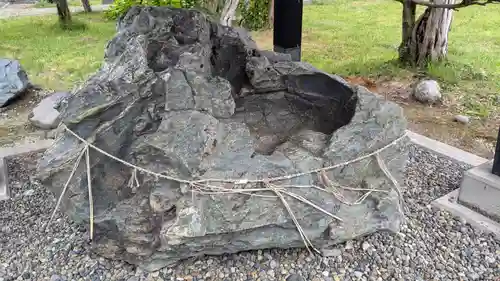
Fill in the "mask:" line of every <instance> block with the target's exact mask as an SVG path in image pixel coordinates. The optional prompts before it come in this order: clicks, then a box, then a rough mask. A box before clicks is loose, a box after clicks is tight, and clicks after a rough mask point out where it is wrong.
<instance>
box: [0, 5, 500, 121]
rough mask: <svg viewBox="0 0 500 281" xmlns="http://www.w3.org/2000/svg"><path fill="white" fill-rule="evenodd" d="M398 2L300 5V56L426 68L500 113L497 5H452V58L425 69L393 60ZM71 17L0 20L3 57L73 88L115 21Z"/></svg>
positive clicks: (456, 95)
mask: <svg viewBox="0 0 500 281" xmlns="http://www.w3.org/2000/svg"><path fill="white" fill-rule="evenodd" d="M319 1H321V0H319ZM326 2H328V0H326ZM401 9H402V8H401V4H400V3H398V2H396V1H393V0H335V2H333V3H332V2H330V3H325V0H323V2H322V5H307V6H305V8H304V20H303V22H304V23H303V31H304V32H303V59H304V60H306V61H309V62H311V63H312V64H313V65H315V66H316V67H318V68H320V69H322V70H325V71H328V72H331V73H337V74H341V75H360V76H368V77H380V76H385V77H387V76H388V77H395V78H396V79H398V78H401V79H408V78H413V77H415V76H416V75H420V76H422V75H424V76H430V77H433V78H436V79H438V80H439V81H441V82H442V86H443V87H444V88H445V92H446V94H447V95H448V96H453V101H454V102H455V103H457V107H458V108H459V110H460V111H462V112H464V113H467V114H470V115H475V116H480V117H486V116H492V113H496V114H498V113H500V107H499V106H498V100H500V97H499V93H500V33H499V32H498V30H497V29H498V26H500V16H499V15H500V5H489V6H487V7H480V6H474V7H467V8H463V9H460V11H458V12H455V13H454V20H453V23H452V30H451V32H450V38H449V60H448V61H447V62H446V63H441V64H435V65H431V66H429V67H428V68H427V69H425V70H424V71H422V70H415V69H406V68H403V67H401V66H400V65H399V64H398V63H396V62H395V61H396V59H397V47H398V45H399V42H400V38H401ZM420 11H422V9H420ZM74 18H75V19H76V20H78V21H79V22H82V23H85V24H86V26H87V29H84V30H81V29H73V30H69V31H68V30H66V31H63V30H61V29H60V28H57V27H55V24H56V22H57V18H56V17H55V16H49V17H47V16H43V17H24V18H18V19H9V20H0V34H2V40H0V57H9V58H17V59H19V60H20V61H21V63H22V64H23V66H24V67H25V68H26V69H27V71H28V73H29V75H30V77H31V79H32V80H33V81H34V82H35V83H38V84H40V85H41V86H44V87H47V88H52V89H61V88H65V89H68V88H72V87H73V86H75V84H77V83H78V82H80V81H82V80H84V79H86V78H87V77H88V75H89V74H90V73H92V72H94V71H95V70H96V69H97V68H98V67H99V66H100V65H101V62H102V58H103V53H104V47H105V44H106V42H107V41H108V40H109V39H111V37H112V36H113V34H114V32H115V30H114V27H115V24H114V22H112V21H107V20H105V19H104V18H103V16H102V14H97V13H96V14H90V15H85V14H77V15H74ZM255 35H256V36H255V37H256V40H257V41H259V43H261V42H264V43H263V44H264V45H266V44H267V46H265V47H268V48H269V47H271V46H272V37H271V36H269V35H270V34H269V31H264V32H257V33H255Z"/></svg>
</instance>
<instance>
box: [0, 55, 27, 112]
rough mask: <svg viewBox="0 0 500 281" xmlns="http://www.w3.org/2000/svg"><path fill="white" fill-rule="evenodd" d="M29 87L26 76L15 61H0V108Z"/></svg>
mask: <svg viewBox="0 0 500 281" xmlns="http://www.w3.org/2000/svg"><path fill="white" fill-rule="evenodd" d="M29 86H30V82H29V80H28V75H27V74H26V72H25V71H24V70H23V68H22V67H21V65H20V64H19V62H18V61H17V60H10V59H0V107H3V106H5V105H7V104H8V103H9V102H10V101H12V100H13V99H15V98H17V97H18V96H19V95H21V94H22V93H23V92H24V91H26V89H27V88H28V87H29Z"/></svg>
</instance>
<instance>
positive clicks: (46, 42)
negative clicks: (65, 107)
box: [0, 13, 115, 90]
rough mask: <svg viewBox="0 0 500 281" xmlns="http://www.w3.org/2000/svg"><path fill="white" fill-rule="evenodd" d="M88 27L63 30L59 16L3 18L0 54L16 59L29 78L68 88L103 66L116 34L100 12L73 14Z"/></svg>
mask: <svg viewBox="0 0 500 281" xmlns="http://www.w3.org/2000/svg"><path fill="white" fill-rule="evenodd" d="M74 19H75V20H78V21H80V22H83V23H86V24H87V29H85V30H69V31H68V30H66V31H63V30H61V29H60V28H59V26H57V16H39V17H22V18H18V19H15V20H9V19H5V20H0V34H2V40H0V57H7V58H16V59H19V60H20V61H21V64H22V65H23V67H24V68H25V69H26V70H27V71H28V75H29V77H30V79H31V80H32V81H33V82H34V83H36V84H39V85H41V86H43V87H46V88H50V89H56V90H68V89H72V88H73V87H74V86H75V85H76V84H77V83H78V82H81V81H82V80H84V79H85V78H86V77H87V76H88V75H89V74H90V73H92V72H94V71H96V70H97V69H98V68H99V66H100V65H101V62H102V59H103V56H104V47H105V45H106V43H107V41H108V40H109V39H110V38H111V37H112V36H113V34H114V33H115V25H114V22H111V21H107V20H105V19H104V18H103V15H102V14H101V13H90V14H84V13H81V14H74Z"/></svg>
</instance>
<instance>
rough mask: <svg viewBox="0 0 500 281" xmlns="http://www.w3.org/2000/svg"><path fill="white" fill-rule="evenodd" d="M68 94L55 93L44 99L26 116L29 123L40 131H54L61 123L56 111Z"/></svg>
mask: <svg viewBox="0 0 500 281" xmlns="http://www.w3.org/2000/svg"><path fill="white" fill-rule="evenodd" d="M69 95H70V94H69V93H68V92H56V93H54V94H52V95H50V96H48V97H46V98H44V99H43V100H42V101H40V103H39V104H38V105H37V106H36V107H35V108H33V111H32V112H31V114H30V115H29V116H28V119H29V121H30V122H31V123H32V124H33V125H34V126H36V127H38V128H40V129H45V130H50V129H55V128H57V126H58V125H59V123H60V122H61V119H60V115H61V114H60V113H59V111H58V110H57V109H58V107H59V105H60V104H61V102H62V101H63V100H64V99H66V98H68V97H69Z"/></svg>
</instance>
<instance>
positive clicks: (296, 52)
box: [274, 46, 301, 61]
mask: <svg viewBox="0 0 500 281" xmlns="http://www.w3.org/2000/svg"><path fill="white" fill-rule="evenodd" d="M274 51H275V52H276V53H282V54H289V55H290V56H291V57H292V61H300V56H301V48H300V47H295V48H288V49H285V48H283V47H280V46H274Z"/></svg>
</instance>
